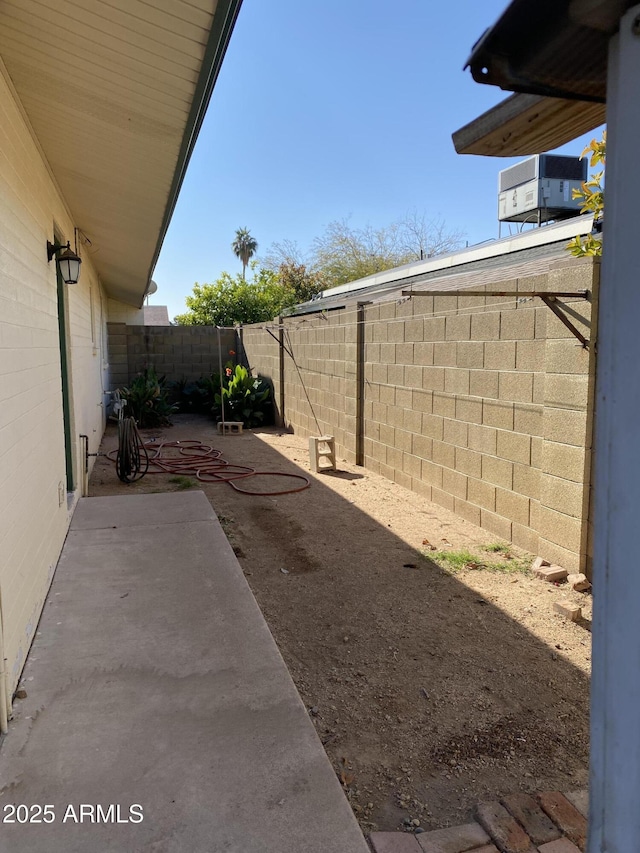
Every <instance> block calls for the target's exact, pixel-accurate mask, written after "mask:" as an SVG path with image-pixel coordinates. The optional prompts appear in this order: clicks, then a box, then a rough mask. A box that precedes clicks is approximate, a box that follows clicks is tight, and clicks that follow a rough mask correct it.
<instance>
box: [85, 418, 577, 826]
mask: <svg viewBox="0 0 640 853" xmlns="http://www.w3.org/2000/svg"><path fill="white" fill-rule="evenodd" d="M143 436H144V437H145V438H148V437H152V436H153V437H159V438H160V439H161V440H165V441H177V440H182V441H184V440H185V439H199V440H200V441H202V442H205V443H206V442H208V443H210V444H212V445H213V446H214V447H215V448H217V449H220V450H221V451H222V452H223V455H224V457H225V459H227V461H229V462H231V463H235V464H240V465H248V466H250V467H253V468H255V469H257V470H265V471H282V472H287V471H288V472H296V473H304V474H306V475H307V476H308V477H309V478H310V480H311V487H310V488H309V489H307V490H305V491H302V492H299V493H296V494H288V495H279V496H259V497H258V496H249V495H243V494H239V493H238V492H236V491H234V490H233V488H232V487H231V486H230V485H228V484H206V485H204V484H198V483H196V481H195V480H192V481H189V480H184V478H177V479H176V478H175V477H174V478H172V476H171V475H169V474H153V475H151V474H149V475H147V476H146V477H145V478H144V479H142V480H141V481H139V482H137V483H134V484H132V485H129V486H127V485H123V484H121V483H120V482H119V481H118V480H117V478H116V474H115V466H114V465H113V464H112V463H111V462H110V461H108V460H107V459H105V458H98V460H97V462H96V466H95V468H94V471H93V474H92V477H91V483H90V494H91V495H92V496H96V495H112V494H132V493H141V492H157V491H173V490H177V489H182V488H185V487H190V486H191V485H192V483H193V486H194V487H196V488H203V490H204V492H205V494H206V495H207V497H208V498H209V500H210V501H211V504H212V506H213V508H214V510H215V512H216V513H217V515H218V518H219V519H220V521H221V523H222V525H223V527H224V529H225V532H226V534H227V536H228V538H229V540H230V542H231V544H232V545H233V547H234V550H235V552H236V554H237V556H238V558H239V561H240V564H241V566H242V569H243V571H244V573H245V576H246V578H247V581H248V583H249V585H250V586H251V589H252V590H253V593H254V595H255V597H256V599H257V601H258V603H259V605H260V607H261V609H262V612H263V613H264V616H265V618H266V620H267V622H268V624H269V626H270V628H271V631H272V633H273V635H274V637H275V639H276V641H277V643H278V646H279V648H280V650H281V652H282V655H283V657H284V659H285V661H286V663H287V665H288V667H289V671H290V672H291V675H292V677H293V680H294V681H295V683H296V686H297V688H298V690H299V692H300V694H301V696H302V699H303V701H304V702H305V704H306V705H307V707H308V708H309V714H310V716H311V719H312V720H313V722H314V724H315V726H316V729H317V732H318V735H319V737H320V738H321V740H322V742H323V744H324V745H325V748H326V750H327V753H328V755H329V757H330V759H331V761H332V763H333V766H334V767H335V769H336V772H337V774H338V775H339V777H340V779H341V781H342V784H343V786H344V789H345V792H346V795H347V796H348V798H349V800H350V802H351V804H352V807H353V809H354V811H355V813H356V815H357V817H358V819H359V821H360V823H361V826H362V828H363V830H364V831H365V832H369V831H372V830H395V829H402V828H405V827H406V826H407V825H408V823H409V822H410V821H411V820H414V821H419V822H420V825H421V826H422V827H424V828H425V829H431V828H438V827H441V826H446V825H449V824H456V823H461V822H465V821H466V820H467V819H468V818H470V817H471V815H472V810H473V807H474V805H475V804H476V803H477V802H478V801H479V800H482V799H486V798H491V799H493V798H495V797H496V796H502V795H505V794H508V793H511V792H515V791H539V790H543V789H554V790H555V789H559V790H570V789H572V788H576V787H582V786H585V785H586V784H587V779H588V774H587V767H588V707H589V682H588V678H589V670H590V656H591V643H590V639H591V636H590V632H589V631H590V618H591V596H590V594H585V593H576V592H573V591H572V590H570V589H568V588H567V586H566V584H564V585H557V586H556V585H552V584H548V583H546V582H543V581H541V580H538V579H536V578H533V577H532V576H530V575H529V574H528V573H525V572H499V571H488V570H485V569H465V568H463V569H462V570H461V571H455V572H454V571H450V570H445V569H443V568H440V567H439V566H438V565H437V564H436V563H435V562H433V560H431V559H429V556H428V555H429V554H430V553H431V554H432V552H429V551H427V550H426V547H427V546H425V545H424V544H423V542H424V541H425V540H428V542H430V543H432V544H433V545H434V546H436V547H437V548H438V549H442V550H444V551H446V550H447V549H449V550H451V551H456V550H462V549H466V550H470V551H472V552H473V553H477V554H479V555H480V558H481V557H482V556H483V555H484V556H485V557H486V556H487V553H486V552H485V551H484V550H483V546H487V545H490V544H494V543H495V542H496V537H494V536H492V535H491V534H488V533H487V532H486V531H483V530H480V529H479V528H477V527H475V526H474V525H472V524H469V523H467V522H465V521H463V520H462V519H460V518H459V517H457V516H455V515H453V514H452V513H450V512H448V511H447V510H445V509H443V508H441V507H439V506H437V505H435V504H432V503H429V502H428V501H425V500H424V499H422V498H420V497H419V496H417V495H415V494H413V493H412V492H409V491H407V490H406V489H404V488H402V487H400V486H398V485H396V484H394V483H391V482H389V481H388V480H386V479H384V478H383V477H381V476H378V475H376V474H373V473H371V472H368V471H365V470H364V469H362V468H357V467H355V466H352V465H349V464H347V463H346V462H345V461H344V460H338V468H339V470H338V471H337V472H335V473H321V474H310V473H309V459H308V451H307V442H306V440H305V439H303V438H300V437H298V436H295V435H291V434H287V433H282V432H279V431H278V430H276V429H265V430H256V431H252V432H245V433H244V434H242V435H240V436H225V437H221V436H218V435H217V434H216V431H215V425H214V424H213V423H212V421H210V420H209V419H207V418H204V417H200V416H192V415H181V416H176V417H175V418H174V426H173V427H170V428H166V429H155V430H145V431H143ZM116 443H117V442H116V437H115V431H114V429H113V427H111V426H110V427H109V428H108V430H107V434H106V436H105V439H104V442H103V450H109V449H112V448H113V447H115V446H116ZM240 482H241V484H242V485H243V486H247V487H248V484H251V487H252V488H255V489H256V490H264V491H267V490H274V487H275V488H278V487H282V488H287V487H289V486H290V485H292V481H290V480H287V481H285V480H282V481H280V480H279V478H275V477H272V478H266V477H263V478H259V477H256V478H252V479H251V480H243V481H240ZM512 553H513V552H512ZM497 556H498V558H499V557H500V554H498V555H497ZM520 556H522V555H521V554H520ZM525 556H526V555H525ZM495 558H496V555H495V554H493V555H491V560H492V561H494V560H495ZM561 598H563V599H566V598H568V599H570V600H572V601H574V602H576V603H578V604H580V605H581V606H582V608H583V619H582V620H581V622H580V623H572V622H567V621H565V620H564V619H563V618H562V617H560V616H558V615H555V614H554V613H553V610H552V605H553V602H554V601H556V600H558V599H561Z"/></svg>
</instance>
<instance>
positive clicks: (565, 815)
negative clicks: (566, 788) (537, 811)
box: [538, 791, 587, 850]
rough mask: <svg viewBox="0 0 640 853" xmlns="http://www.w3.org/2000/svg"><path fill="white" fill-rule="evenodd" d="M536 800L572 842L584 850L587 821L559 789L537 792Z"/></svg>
mask: <svg viewBox="0 0 640 853" xmlns="http://www.w3.org/2000/svg"><path fill="white" fill-rule="evenodd" d="M538 802H539V803H540V805H541V806H542V808H543V809H544V811H545V812H546V813H547V814H548V815H549V817H550V818H551V820H552V821H553V822H554V823H555V824H556V826H559V827H560V829H561V830H562V831H563V832H564V834H565V835H566V836H567V837H568V838H569V839H570V840H571V841H573V843H574V844H575V845H576V846H577V847H579V848H580V849H581V850H584V848H585V845H586V843H587V821H586V820H585V818H584V817H583V815H581V814H580V812H579V811H578V810H577V809H576V807H575V806H574V805H572V804H571V803H570V802H569V800H567V798H566V797H565V796H564V795H563V794H561V793H560V791H545V792H543V793H542V794H538Z"/></svg>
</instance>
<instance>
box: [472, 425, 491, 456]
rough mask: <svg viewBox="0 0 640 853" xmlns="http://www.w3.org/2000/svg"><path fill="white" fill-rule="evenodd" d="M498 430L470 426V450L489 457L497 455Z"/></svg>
mask: <svg viewBox="0 0 640 853" xmlns="http://www.w3.org/2000/svg"><path fill="white" fill-rule="evenodd" d="M497 444H498V443H497V430H496V429H494V428H493V427H489V426H484V425H478V424H469V448H470V449H471V450H479V451H480V452H481V453H487V454H488V455H489V456H495V455H496V449H497Z"/></svg>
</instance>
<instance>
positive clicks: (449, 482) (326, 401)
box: [244, 258, 599, 571]
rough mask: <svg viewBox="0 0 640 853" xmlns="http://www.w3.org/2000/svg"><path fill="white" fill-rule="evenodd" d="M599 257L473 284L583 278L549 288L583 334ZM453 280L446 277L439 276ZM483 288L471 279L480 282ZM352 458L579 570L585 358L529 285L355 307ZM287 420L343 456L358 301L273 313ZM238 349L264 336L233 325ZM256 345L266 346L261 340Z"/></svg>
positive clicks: (585, 500)
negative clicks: (279, 318)
mask: <svg viewBox="0 0 640 853" xmlns="http://www.w3.org/2000/svg"><path fill="white" fill-rule="evenodd" d="M598 275H599V265H598V264H597V262H594V261H593V260H592V259H583V260H576V259H570V258H567V259H566V260H563V261H560V262H556V263H555V264H554V265H553V266H552V267H551V268H550V270H549V272H548V273H545V274H544V275H536V276H529V277H525V278H519V279H514V280H511V281H500V284H499V286H497V287H496V288H493V287H492V286H491V285H487V286H486V288H485V289H489V290H491V289H500V290H518V291H519V292H526V291H533V290H536V291H547V292H548V291H579V290H585V289H586V290H589V291H591V293H592V298H591V300H590V301H585V300H582V299H579V298H576V299H575V300H573V299H568V300H562V302H563V304H564V305H565V306H566V307H567V310H568V313H569V316H570V318H571V319H572V322H574V324H575V325H576V326H577V327H578V328H579V329H580V330H581V331H583V333H584V334H585V336H586V337H587V338H591V339H595V331H596V330H595V328H591V325H592V324H591V315H592V311H593V316H594V318H595V316H596V312H595V310H594V305H595V301H594V300H595V299H596V298H597V284H598ZM449 283H450V286H451V287H452V288H455V286H456V283H455V280H450V282H449ZM478 289H480V288H478ZM364 318H365V321H364V335H365V345H364V389H363V390H364V400H363V413H364V417H363V422H362V426H361V428H362V429H363V433H364V438H363V446H364V464H365V466H366V467H367V468H369V469H371V470H374V471H377V472H379V473H381V474H383V475H384V476H386V477H388V478H389V479H392V480H395V481H396V482H398V483H400V484H401V485H403V486H405V487H407V488H410V489H412V490H413V491H415V492H417V493H419V494H421V495H423V496H424V497H425V498H427V499H429V500H432V501H434V502H436V503H439V504H441V505H442V506H445V507H447V508H449V509H451V510H453V511H454V512H456V513H458V514H459V515H461V516H462V517H464V518H466V519H468V520H469V521H472V522H473V523H475V524H478V525H480V526H481V527H483V528H485V529H486V530H487V533H488V534H489V535H490V536H495V537H499V538H502V539H506V540H508V541H512V542H514V543H515V544H516V545H519V546H520V547H522V548H525V549H526V550H528V551H530V552H532V553H534V554H540V555H541V556H543V557H545V558H546V559H548V560H550V561H552V562H558V563H560V564H561V565H563V566H565V567H566V568H567V569H574V570H575V569H587V570H588V571H589V570H590V548H589V544H588V539H589V537H588V529H589V504H590V471H591V432H592V431H591V424H592V420H593V393H594V374H595V358H594V354H593V347H591V348H590V349H584V348H583V347H582V346H581V345H580V343H579V342H578V341H577V339H576V338H575V337H574V336H573V335H572V333H571V332H570V331H569V329H567V328H566V327H565V326H564V325H563V324H562V323H561V321H560V320H559V319H558V318H557V317H556V316H555V315H554V314H553V313H552V311H551V310H550V309H549V308H548V307H547V306H546V305H544V304H543V303H542V301H541V300H540V299H538V298H535V299H532V298H527V297H522V298H511V299H508V298H506V297H485V296H465V295H462V294H460V295H451V296H435V297H434V296H429V295H426V296H416V297H414V298H412V299H411V300H408V301H403V302H399V303H398V302H395V301H394V302H382V303H378V304H373V305H369V306H367V307H366V308H365V312H364ZM284 327H285V333H284V338H285V343H286V344H287V346H288V348H289V349H290V350H291V352H292V354H293V356H294V358H295V363H294V362H293V360H292V359H291V358H290V357H289V356H288V355H287V354H286V353H285V354H284V355H283V360H284V376H285V383H284V400H285V405H284V420H285V422H286V424H287V425H288V426H290V427H292V428H293V429H294V430H295V431H296V432H298V433H300V434H302V435H313V434H319V433H322V432H328V433H331V434H333V435H334V436H335V438H336V444H337V449H338V453H339V455H342V456H343V458H346V459H348V460H349V461H355V452H356V429H357V426H358V425H357V423H356V411H357V386H356V358H357V353H356V329H357V325H356V311H355V309H345V310H341V311H333V312H330V313H327V314H325V315H311V316H307V317H293V318H287V319H285V320H284ZM244 335H245V348H246V350H247V355H248V357H249V361H250V363H251V364H252V366H253V367H254V369H255V370H256V371H257V372H261V373H262V372H266V371H265V368H264V367H263V365H262V364H261V352H260V350H259V348H268V358H269V359H270V362H269V370H272V371H273V370H274V360H275V355H274V353H275V351H276V349H277V344H276V342H275V341H273V342H272V343H267V342H266V340H265V336H266V333H265V332H263V331H260V330H258V329H254V330H249V329H246V330H245V332H244ZM263 351H264V352H265V354H266V350H263Z"/></svg>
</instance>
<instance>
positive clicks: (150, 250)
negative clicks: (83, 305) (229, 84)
mask: <svg viewBox="0 0 640 853" xmlns="http://www.w3.org/2000/svg"><path fill="white" fill-rule="evenodd" d="M241 2H242V0H189V2H187V1H186V0H160V2H153V3H146V2H143V0H114V2H113V3H110V4H109V5H108V6H105V4H104V3H103V2H102V0H69V2H68V3H65V4H64V7H63V6H61V5H60V3H59V0H3V2H2V3H1V4H0V57H1V58H2V60H3V62H4V66H5V68H6V73H7V74H8V77H9V79H10V82H11V84H12V85H13V87H14V89H15V91H16V93H17V96H18V98H19V100H20V103H21V105H22V107H23V109H24V112H25V114H26V117H27V119H28V121H29V123H30V125H31V127H32V129H33V132H34V135H35V137H36V139H37V142H38V143H39V145H40V147H41V149H42V151H43V154H44V156H45V158H46V161H47V163H48V165H49V168H50V170H51V173H52V175H53V177H54V179H55V181H56V182H57V184H58V186H59V188H60V191H61V194H62V196H63V198H64V200H65V202H66V204H67V206H68V208H69V211H70V213H71V215H72V217H73V220H74V222H75V224H76V226H77V227H78V228H79V229H80V231H81V232H82V234H84V235H85V236H86V237H88V238H89V241H90V243H87V245H86V251H88V253H89V254H90V255H91V257H92V262H93V264H94V266H95V267H96V269H97V271H98V274H99V276H100V278H101V280H102V282H103V284H104V286H105V289H106V290H107V292H108V293H109V295H110V296H112V297H113V298H115V299H119V300H121V301H123V302H127V303H130V304H133V305H138V306H139V305H141V304H142V301H143V299H144V296H145V293H146V289H147V287H148V285H149V282H150V279H151V274H152V272H153V268H154V266H155V263H156V261H157V258H158V255H159V253H160V249H161V246H162V242H163V239H164V236H165V234H166V231H167V228H168V226H169V222H170V219H171V215H172V213H173V210H174V207H175V204H176V201H177V198H178V193H179V191H180V187H181V185H182V181H183V179H184V175H185V172H186V168H187V165H188V163H189V158H190V156H191V153H192V151H193V147H194V145H195V141H196V138H197V136H198V132H199V130H200V127H201V125H202V121H203V118H204V114H205V111H206V108H207V105H208V103H209V100H210V98H211V94H212V91H213V86H214V84H215V81H216V78H217V76H218V72H219V70H220V66H221V64H222V60H223V57H224V54H225V51H226V48H227V45H228V43H229V39H230V37H231V33H232V30H233V26H234V24H235V20H236V18H237V15H238V12H239V9H240V5H241ZM64 237H65V239H73V235H66V234H65V235H64Z"/></svg>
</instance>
